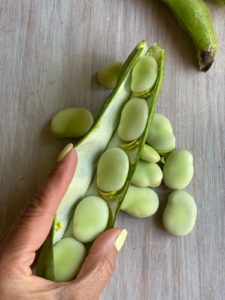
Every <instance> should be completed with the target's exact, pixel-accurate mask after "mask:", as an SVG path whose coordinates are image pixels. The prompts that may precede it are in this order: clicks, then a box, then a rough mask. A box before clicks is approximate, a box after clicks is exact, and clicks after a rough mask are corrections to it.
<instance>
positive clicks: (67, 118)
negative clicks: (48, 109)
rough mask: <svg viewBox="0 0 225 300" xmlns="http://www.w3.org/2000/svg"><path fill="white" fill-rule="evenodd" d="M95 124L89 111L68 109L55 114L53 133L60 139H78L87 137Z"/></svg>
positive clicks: (76, 108)
mask: <svg viewBox="0 0 225 300" xmlns="http://www.w3.org/2000/svg"><path fill="white" fill-rule="evenodd" d="M92 124H93V116H92V114H91V113H90V111H89V110H87V109H85V108H81V107H73V108H67V109H64V110H61V111H59V112H58V113H56V114H55V116H54V117H53V118H52V121H51V132H52V134H53V135H54V136H56V137H59V138H76V137H81V136H83V135H85V134H86V133H87V132H88V131H89V129H90V128H91V126H92Z"/></svg>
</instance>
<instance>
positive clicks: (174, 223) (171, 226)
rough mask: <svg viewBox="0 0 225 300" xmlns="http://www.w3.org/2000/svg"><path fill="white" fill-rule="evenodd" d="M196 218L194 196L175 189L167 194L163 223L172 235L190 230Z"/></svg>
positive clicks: (179, 234)
mask: <svg viewBox="0 0 225 300" xmlns="http://www.w3.org/2000/svg"><path fill="white" fill-rule="evenodd" d="M196 218H197V206H196V203H195V200H194V198H193V197H192V196H191V195H190V194H189V193H187V192H184V191H175V192H172V193H171V194H170V195H169V198H168V204H167V206H166V208H165V210H164V213H163V225H164V227H165V229H166V230H167V231H168V232H169V233H170V234H172V235H177V236H183V235H186V234H188V233H189V232H191V231H192V229H193V227H194V225H195V222H196Z"/></svg>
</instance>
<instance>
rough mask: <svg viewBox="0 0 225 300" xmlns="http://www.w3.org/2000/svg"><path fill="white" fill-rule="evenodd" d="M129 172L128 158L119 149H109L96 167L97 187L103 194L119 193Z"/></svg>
mask: <svg viewBox="0 0 225 300" xmlns="http://www.w3.org/2000/svg"><path fill="white" fill-rule="evenodd" d="M128 172H129V158H128V156H127V154H126V152H125V151H123V150H122V149H120V148H109V149H107V150H106V151H105V152H104V153H103V154H102V156H101V157H100V159H99V161H98V165H97V186H98V188H99V189H100V190H101V191H104V192H116V191H119V190H120V189H121V188H122V187H123V185H124V183H125V181H126V179H127V175H128Z"/></svg>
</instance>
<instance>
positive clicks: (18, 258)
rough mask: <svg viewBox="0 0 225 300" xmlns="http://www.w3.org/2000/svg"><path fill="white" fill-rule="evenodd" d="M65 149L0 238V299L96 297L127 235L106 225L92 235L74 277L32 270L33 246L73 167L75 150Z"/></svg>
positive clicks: (43, 234)
mask: <svg viewBox="0 0 225 300" xmlns="http://www.w3.org/2000/svg"><path fill="white" fill-rule="evenodd" d="M69 150H70V151H69V152H67V153H65V152H64V158H63V159H62V160H61V161H59V162H58V163H57V165H56V167H55V168H54V170H53V172H52V173H51V174H50V176H49V178H48V181H47V183H46V184H45V186H44V187H43V188H42V190H41V191H40V192H39V193H38V194H37V195H36V196H35V197H34V199H33V200H32V202H31V203H30V205H29V206H28V207H27V208H26V209H25V211H24V212H23V213H22V215H21V216H20V217H19V218H18V220H17V221H16V223H15V224H14V226H13V227H12V229H11V230H10V231H9V233H8V235H7V236H6V237H5V239H4V240H3V241H2V243H1V246H0V299H1V300H10V299H17V300H26V299H29V300H31V299H37V300H38V299H41V300H45V299H48V300H49V299H54V300H60V299H65V300H67V299H68V300H72V299H74V300H95V299H99V297H100V294H101V292H102V291H103V289H104V287H105V286H106V284H107V282H108V281H109V279H110V277H111V275H112V273H113V271H114V269H115V265H116V258H117V254H118V252H119V251H120V249H121V248H122V246H123V244H124V242H125V239H126V236H127V231H126V230H121V229H119V228H113V229H110V230H108V231H106V232H104V233H103V234H101V235H100V236H99V237H98V238H97V239H96V241H95V242H94V244H93V245H92V247H91V249H90V251H89V254H88V256H87V257H86V259H85V261H84V263H83V265H82V267H81V270H80V272H79V274H78V275H77V277H76V279H75V280H72V281H70V282H60V283H59V282H52V281H49V280H46V279H43V278H40V277H38V276H36V275H33V274H32V265H33V264H34V261H35V257H36V252H37V250H38V249H39V248H40V247H41V245H42V244H43V242H44V241H45V239H46V237H47V235H48V233H49V231H50V228H51V225H52V221H53V218H54V215H55V212H56V210H57V208H58V206H59V203H60V201H61V200H62V198H63V196H64V194H65V192H66V190H67V188H68V186H69V184H70V181H71V179H72V177H73V175H74V172H75V169H76V165H77V155H76V152H75V150H74V149H69ZM61 158H62V156H61Z"/></svg>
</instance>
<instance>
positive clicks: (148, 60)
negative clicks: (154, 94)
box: [131, 56, 158, 97]
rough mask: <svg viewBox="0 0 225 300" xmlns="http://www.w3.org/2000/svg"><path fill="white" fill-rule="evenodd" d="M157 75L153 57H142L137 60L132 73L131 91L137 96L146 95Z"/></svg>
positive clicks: (156, 66)
mask: <svg viewBox="0 0 225 300" xmlns="http://www.w3.org/2000/svg"><path fill="white" fill-rule="evenodd" d="M157 75H158V65H157V62H156V60H155V58H154V57H152V56H144V57H142V58H140V59H139V61H138V62H137V64H136V65H135V67H134V69H133V71H132V81H131V90H132V92H133V93H134V94H135V95H136V96H137V97H138V96H144V95H145V94H148V92H149V91H150V90H151V88H152V87H153V86H154V84H155V82H156V79H157Z"/></svg>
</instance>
